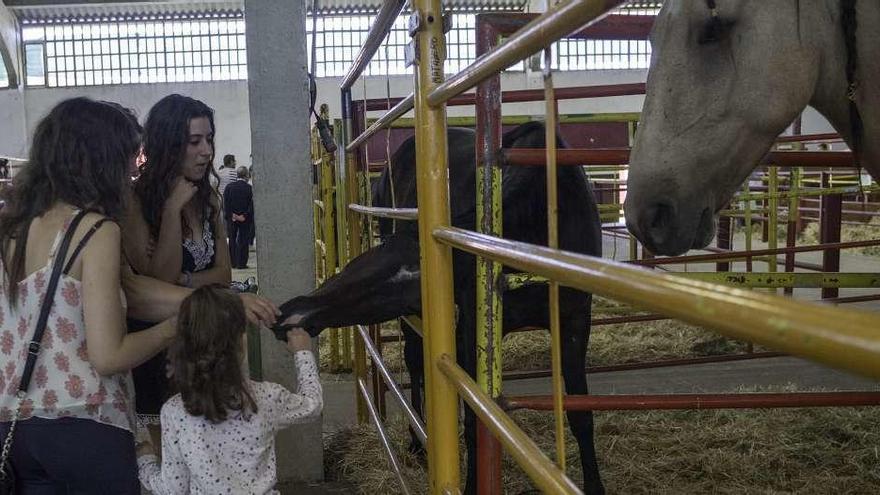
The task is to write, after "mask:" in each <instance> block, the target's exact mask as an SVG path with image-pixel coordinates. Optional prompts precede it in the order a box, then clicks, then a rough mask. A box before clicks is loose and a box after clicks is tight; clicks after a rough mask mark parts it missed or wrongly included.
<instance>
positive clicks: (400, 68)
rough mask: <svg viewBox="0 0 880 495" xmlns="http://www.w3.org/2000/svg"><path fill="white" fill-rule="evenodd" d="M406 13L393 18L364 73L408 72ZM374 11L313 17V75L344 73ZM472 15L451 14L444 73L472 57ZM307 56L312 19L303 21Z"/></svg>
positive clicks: (340, 74) (359, 44)
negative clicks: (314, 68) (314, 25)
mask: <svg viewBox="0 0 880 495" xmlns="http://www.w3.org/2000/svg"><path fill="white" fill-rule="evenodd" d="M408 17H409V15H408V14H407V15H401V16H400V17H398V18H397V20H395V21H394V26H392V28H391V31H390V32H389V34H388V37H387V38H386V39H385V41H383V42H382V45H381V46H380V47H379V50H378V51H377V52H376V55H375V56H374V57H373V59H372V60H371V61H370V64H369V65H368V66H367V69H366V70H365V71H364V75H366V76H378V75H385V74H389V75H404V74H411V73H412V68H408V67H406V55H405V52H406V45H407V44H408V43H409V42H410V37H409V33H408V32H407V28H406V25H407V19H408ZM373 19H375V16H374V15H335V16H322V17H318V20H317V31H318V33H317V36H316V54H317V59H318V63H317V65H316V70H315V77H340V76H344V75H345V74H346V73H347V72H348V69H349V68H350V67H351V64H352V63H353V62H354V59H355V57H356V56H357V54H358V52H359V51H360V48H361V45H363V44H364V42H365V41H366V40H367V35H368V34H369V32H370V26H371V25H372V22H373ZM475 25H476V18H475V16H474V14H453V28H452V29H451V30H450V31H449V33H448V36H447V37H446V53H447V57H446V73H447V74H451V73H455V72H458V71H460V70H461V69H463V68H464V67H467V66H468V65H469V64H470V63H471V62H473V61H474V58H475V53H476V48H475V45H474V43H475V42H476V38H475V37H474V36H475ZM306 32H307V34H308V50H309V60H310V61H311V56H312V20H311V17H309V18H308V19H307V21H306Z"/></svg>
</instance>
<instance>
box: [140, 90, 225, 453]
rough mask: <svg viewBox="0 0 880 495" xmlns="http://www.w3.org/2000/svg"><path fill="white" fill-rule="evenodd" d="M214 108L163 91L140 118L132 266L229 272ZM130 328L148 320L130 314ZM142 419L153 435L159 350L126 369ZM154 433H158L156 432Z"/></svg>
mask: <svg viewBox="0 0 880 495" xmlns="http://www.w3.org/2000/svg"><path fill="white" fill-rule="evenodd" d="M214 134H215V127H214V112H213V110H211V108H209V107H208V106H207V105H205V104H204V103H202V102H201V101H198V100H195V99H193V98H189V97H186V96H181V95H176V94H173V95H169V96H166V97H165V98H162V99H161V100H159V102H158V103H156V104H155V105H154V106H153V108H152V109H151V110H150V113H149V115H148V116H147V121H146V123H145V125H144V157H145V159H146V161H145V162H144V163H143V164H142V165H141V167H140V174H139V176H138V178H137V179H136V180H135V182H134V194H133V198H132V201H131V205H130V207H129V209H128V214H127V215H126V219H125V224H124V225H123V244H124V247H125V254H126V257H127V258H128V261H129V263H131V266H132V268H133V269H134V270H135V271H136V272H137V273H138V274H140V275H146V276H149V277H153V278H156V279H159V280H163V281H166V282H171V283H176V284H178V285H181V286H185V287H193V288H197V287H201V286H203V285H207V284H212V283H219V284H223V285H226V286H228V285H229V282H230V280H231V276H232V272H231V268H230V263H229V248H228V247H227V244H226V229H225V226H224V222H222V221H221V212H222V210H221V208H220V197H219V195H218V194H217V191H216V190H215V189H214V188H213V187H212V186H211V185H210V183H209V175H210V174H215V172H214V168H213V160H214ZM128 323H129V330H130V331H135V332H136V331H139V330H140V329H142V328H146V327H148V326H149V325H150V323H148V322H143V321H138V320H129V322H128ZM133 374H134V383H135V392H136V394H137V402H136V405H137V413H138V420H139V422H141V424H145V425H149V426H151V432H152V433H153V435H154V436H157V435H158V432H159V430H158V428H157V425H158V424H159V416H158V415H159V409H160V408H161V407H162V403H163V402H164V401H165V400H166V399H167V398H168V381H167V378H166V376H165V375H166V371H165V356H164V353H163V354H159V355H157V356H156V357H155V358H153V359H151V360H150V361H148V362H146V363H144V364H143V365H142V366H140V367H138V368H136V369H135V370H134V372H133ZM157 441H158V438H157Z"/></svg>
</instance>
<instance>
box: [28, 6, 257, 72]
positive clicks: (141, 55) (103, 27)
mask: <svg viewBox="0 0 880 495" xmlns="http://www.w3.org/2000/svg"><path fill="white" fill-rule="evenodd" d="M70 21H71V20H68V21H67V22H61V21H58V22H47V23H44V24H39V25H25V26H23V27H22V37H23V39H24V46H25V50H24V52H25V60H26V67H27V78H26V84H27V85H28V86H48V87H64V86H94V85H102V84H136V83H161V82H189V81H223V80H238V79H247V65H246V64H247V51H246V47H245V34H244V18H243V16H242V14H241V13H240V12H239V13H230V12H223V13H211V14H174V15H151V16H148V17H145V18H131V17H127V18H124V19H123V18H101V19H91V20H73V21H75V22H70Z"/></svg>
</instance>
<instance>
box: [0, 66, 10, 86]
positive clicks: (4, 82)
mask: <svg viewBox="0 0 880 495" xmlns="http://www.w3.org/2000/svg"><path fill="white" fill-rule="evenodd" d="M8 87H9V74H8V73H7V72H6V64H5V63H4V62H3V59H2V58H0V89H2V88H8Z"/></svg>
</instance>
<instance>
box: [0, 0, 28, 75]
mask: <svg viewBox="0 0 880 495" xmlns="http://www.w3.org/2000/svg"><path fill="white" fill-rule="evenodd" d="M19 45H20V40H19V34H18V21H17V20H16V18H15V15H14V14H13V13H12V12H11V11H10V10H9V8H8V7H6V6H5V5H4V4H3V1H2V0H0V64H3V65H4V66H5V67H6V74H7V77H8V78H9V87H10V88H15V87H18V86H19V84H20V81H21V80H22V78H20V77H19V74H22V73H23V71H22V70H21V64H20V61H19V56H18V54H19Z"/></svg>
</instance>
